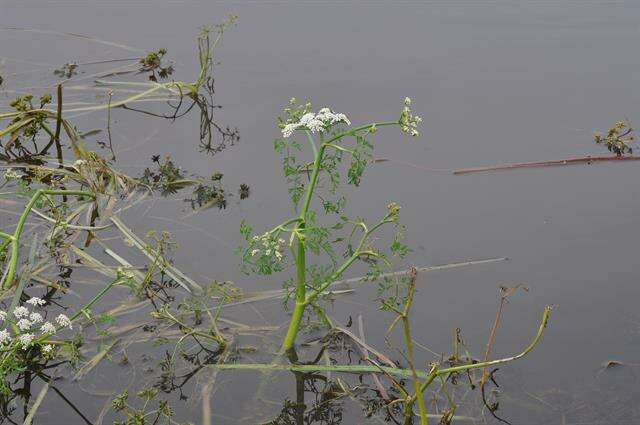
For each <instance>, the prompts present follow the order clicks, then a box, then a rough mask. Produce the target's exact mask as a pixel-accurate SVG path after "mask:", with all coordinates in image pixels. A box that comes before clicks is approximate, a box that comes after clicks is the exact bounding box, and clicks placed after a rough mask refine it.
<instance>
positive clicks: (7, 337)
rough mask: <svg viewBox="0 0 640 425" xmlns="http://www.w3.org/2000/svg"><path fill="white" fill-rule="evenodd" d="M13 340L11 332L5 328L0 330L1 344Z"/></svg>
mask: <svg viewBox="0 0 640 425" xmlns="http://www.w3.org/2000/svg"><path fill="white" fill-rule="evenodd" d="M10 341H11V334H10V333H9V332H8V331H7V330H6V329H3V330H1V331H0V344H6V343H7V342H10Z"/></svg>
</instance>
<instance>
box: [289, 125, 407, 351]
mask: <svg viewBox="0 0 640 425" xmlns="http://www.w3.org/2000/svg"><path fill="white" fill-rule="evenodd" d="M387 125H398V121H386V122H380V123H374V124H366V125H362V126H359V127H355V128H353V129H351V130H348V131H345V132H343V133H340V134H337V135H335V136H333V137H332V138H330V139H328V140H327V141H322V143H321V144H320V148H319V149H318V148H317V147H316V144H315V141H314V140H313V137H312V136H311V133H310V132H309V131H306V134H307V138H308V139H309V143H311V147H312V149H313V153H314V156H315V158H314V161H313V170H312V172H311V178H310V179H309V184H308V186H307V191H306V193H305V197H304V202H303V204H302V209H301V210H300V218H299V221H298V225H297V229H304V227H305V224H306V220H307V214H308V213H309V207H310V206H311V201H312V200H313V194H314V192H315V189H316V185H317V183H318V175H319V174H320V169H321V168H322V159H323V157H324V152H325V149H326V148H327V147H335V146H333V145H332V143H333V142H335V141H337V140H339V139H341V138H343V137H345V136H348V135H353V134H356V133H357V132H359V131H362V130H366V129H369V128H371V127H372V126H377V127H383V126H387ZM382 224H384V220H383V221H382V222H381V223H379V224H378V225H377V226H375V227H374V229H372V230H371V231H374V230H375V229H377V228H378V227H380V226H381V225H382ZM371 231H368V232H365V235H364V236H363V238H362V240H361V241H360V245H359V246H358V249H357V250H356V252H355V253H354V254H353V255H352V256H351V257H350V258H349V259H348V260H347V261H346V262H345V263H344V264H342V266H341V267H340V268H339V269H338V270H337V271H336V272H335V273H333V274H332V275H331V277H330V278H329V279H328V280H327V281H325V282H324V283H323V284H322V285H321V286H320V287H319V288H318V289H316V290H314V291H313V292H312V293H311V294H310V295H306V282H305V270H306V252H305V247H304V244H305V242H304V239H303V237H301V235H300V233H299V232H296V234H297V238H298V254H297V256H296V269H297V279H296V305H295V308H294V310H293V314H292V315H291V320H290V322H289V328H288V330H287V334H286V336H285V338H284V341H283V343H282V349H283V351H285V352H287V351H290V350H291V349H292V348H293V346H294V344H295V341H296V337H297V335H298V331H299V330H300V324H301V322H302V319H303V317H304V310H305V308H306V307H307V305H309V304H310V303H311V302H313V301H314V300H315V299H316V298H317V297H318V295H320V294H321V293H322V291H324V290H325V289H326V288H327V287H328V286H329V285H331V283H332V282H333V281H334V280H335V279H337V278H338V277H339V276H340V275H341V274H342V273H343V272H344V271H345V270H346V269H347V268H349V266H351V264H353V262H354V261H355V260H356V259H357V258H358V257H359V256H360V255H361V252H360V249H361V248H362V246H363V244H364V241H365V240H366V239H367V237H368V236H369V235H370V232H371Z"/></svg>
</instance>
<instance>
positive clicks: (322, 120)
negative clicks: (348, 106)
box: [282, 108, 351, 138]
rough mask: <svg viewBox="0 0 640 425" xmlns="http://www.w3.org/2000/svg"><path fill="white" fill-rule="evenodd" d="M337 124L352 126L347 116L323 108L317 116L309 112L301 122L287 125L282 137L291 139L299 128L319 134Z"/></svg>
mask: <svg viewBox="0 0 640 425" xmlns="http://www.w3.org/2000/svg"><path fill="white" fill-rule="evenodd" d="M337 123H344V124H346V125H351V121H349V118H347V116H346V115H345V114H337V113H335V112H333V111H332V110H331V109H329V108H322V109H320V110H319V111H318V113H317V114H314V113H313V112H308V113H306V114H304V115H303V116H302V117H301V118H300V121H298V122H295V123H289V124H287V125H285V126H284V128H283V129H282V137H285V138H286V137H291V135H292V134H293V132H294V131H296V130H297V129H299V128H306V129H307V130H309V131H311V132H312V133H318V132H321V131H324V130H325V129H326V128H328V127H330V126H332V125H334V124H337Z"/></svg>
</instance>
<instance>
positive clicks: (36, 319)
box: [29, 313, 43, 325]
mask: <svg viewBox="0 0 640 425" xmlns="http://www.w3.org/2000/svg"><path fill="white" fill-rule="evenodd" d="M29 320H31V323H33V324H34V325H35V324H36V323H42V320H43V319H42V314H40V313H31V314H30V315H29Z"/></svg>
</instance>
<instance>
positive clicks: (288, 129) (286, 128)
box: [282, 124, 298, 138]
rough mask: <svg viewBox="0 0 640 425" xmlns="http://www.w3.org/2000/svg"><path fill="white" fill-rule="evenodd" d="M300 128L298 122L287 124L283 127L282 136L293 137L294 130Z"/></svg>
mask: <svg viewBox="0 0 640 425" xmlns="http://www.w3.org/2000/svg"><path fill="white" fill-rule="evenodd" d="M297 128H298V125H297V124H287V125H285V126H284V128H283V129H282V137H284V138H287V137H291V135H292V134H293V132H294V131H296V129H297Z"/></svg>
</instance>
